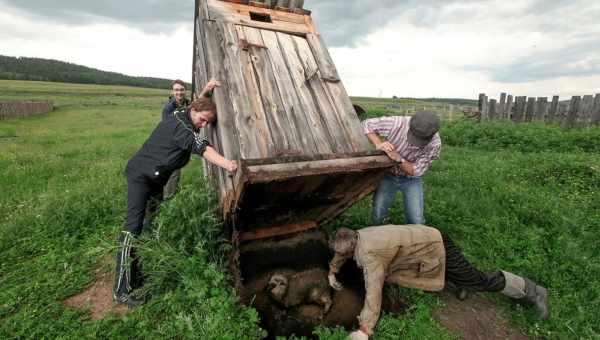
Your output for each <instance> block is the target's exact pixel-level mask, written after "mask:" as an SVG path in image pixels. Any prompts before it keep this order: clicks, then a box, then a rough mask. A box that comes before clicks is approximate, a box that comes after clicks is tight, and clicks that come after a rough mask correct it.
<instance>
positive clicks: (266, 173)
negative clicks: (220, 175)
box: [246, 156, 395, 183]
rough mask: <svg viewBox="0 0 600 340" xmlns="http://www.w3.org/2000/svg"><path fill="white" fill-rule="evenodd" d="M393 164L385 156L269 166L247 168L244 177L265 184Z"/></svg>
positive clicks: (382, 167) (386, 166)
mask: <svg viewBox="0 0 600 340" xmlns="http://www.w3.org/2000/svg"><path fill="white" fill-rule="evenodd" d="M394 164H395V162H394V161H392V160H391V159H389V157H387V156H369V157H362V158H358V159H357V158H346V159H333V160H323V161H309V162H297V163H285V164H269V165H257V166H248V167H247V169H248V172H247V173H246V176H247V178H248V181H249V183H267V182H273V181H281V180H287V179H290V178H296V177H305V176H314V175H322V174H335V173H349V172H360V171H364V170H368V169H384V168H390V167H392V166H393V165H394Z"/></svg>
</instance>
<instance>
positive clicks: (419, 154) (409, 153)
mask: <svg viewBox="0 0 600 340" xmlns="http://www.w3.org/2000/svg"><path fill="white" fill-rule="evenodd" d="M409 122H410V117H402V116H389V117H380V118H371V119H367V120H365V121H364V122H363V123H362V125H363V132H364V133H365V135H366V134H369V133H376V134H378V135H380V136H384V137H386V138H387V140H388V142H390V143H392V145H394V147H395V148H396V151H397V152H398V153H399V154H400V156H401V157H402V158H403V159H405V160H407V161H409V162H411V163H413V164H414V167H415V175H414V177H421V176H423V174H424V173H425V172H426V171H427V169H429V166H430V165H431V162H433V161H434V160H436V159H438V158H439V157H440V151H441V149H442V140H441V139H440V134H439V133H436V134H435V135H434V136H433V138H432V139H431V141H430V142H429V144H427V145H425V146H423V147H418V146H414V145H412V144H409V143H408V137H407V134H408V128H409ZM391 171H392V173H394V174H395V175H403V176H406V174H405V173H404V172H403V171H402V170H401V169H400V166H399V165H397V166H395V167H394V168H392V170H391Z"/></svg>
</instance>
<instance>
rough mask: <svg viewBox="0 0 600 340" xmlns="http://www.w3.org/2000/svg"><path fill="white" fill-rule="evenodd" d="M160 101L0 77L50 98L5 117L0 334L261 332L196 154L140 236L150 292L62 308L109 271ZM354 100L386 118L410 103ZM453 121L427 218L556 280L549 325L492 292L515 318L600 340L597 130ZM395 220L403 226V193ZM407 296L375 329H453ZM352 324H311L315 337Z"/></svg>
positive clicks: (356, 218)
mask: <svg viewBox="0 0 600 340" xmlns="http://www.w3.org/2000/svg"><path fill="white" fill-rule="evenodd" d="M167 96H168V91H166V90H155V89H143V88H133V87H119V86H95V85H74V84H61V83H43V82H24V81H0V100H35V99H43V100H52V101H54V103H55V105H56V110H55V111H54V112H52V113H50V114H47V115H41V116H37V117H29V118H25V119H18V120H5V121H0V188H1V190H0V258H1V261H0V338H1V339H54V338H101V339H107V338H111V339H137V338H139V339H164V338H197V339H257V338H261V337H263V336H265V335H266V331H265V330H263V329H261V328H260V326H259V318H258V313H257V312H256V311H255V310H254V309H253V308H251V307H246V306H241V305H240V304H239V303H238V301H237V298H236V296H235V292H234V289H233V288H232V284H231V277H230V275H229V273H228V271H227V269H226V268H227V253H228V251H229V249H230V247H229V245H228V244H227V242H226V241H224V240H223V239H222V235H221V233H220V229H221V226H220V224H219V220H218V218H217V216H216V215H215V214H214V211H215V207H216V201H215V195H214V193H213V192H212V190H211V188H209V187H208V185H207V183H206V182H205V181H204V179H203V176H202V170H201V162H200V160H198V159H194V160H193V161H192V162H190V164H189V165H188V166H187V167H186V168H185V169H184V171H183V175H182V178H183V183H182V190H181V191H180V192H179V193H178V195H177V196H176V197H175V198H174V199H172V200H170V201H167V202H164V204H163V205H162V206H161V210H160V213H159V215H158V217H157V220H156V222H155V225H154V228H153V230H151V231H148V232H146V233H145V235H144V236H143V237H142V239H141V240H140V241H139V242H138V247H139V249H140V252H141V255H142V258H143V261H144V263H143V265H144V270H145V272H146V273H147V274H148V276H149V279H148V282H147V284H146V286H145V288H144V289H145V291H146V293H147V294H148V296H149V297H150V299H149V301H148V303H146V304H145V305H143V306H142V307H140V308H138V309H136V310H134V311H132V312H131V313H128V314H126V315H124V316H119V315H109V316H108V317H106V318H104V319H103V320H100V321H92V320H91V318H90V314H89V313H88V311H86V310H76V309H71V308H68V307H66V306H65V305H64V304H63V303H62V302H63V301H64V300H66V299H67V298H69V297H70V296H73V295H75V294H78V293H81V292H82V291H84V290H85V288H86V287H87V286H88V285H89V284H90V283H92V282H93V281H94V279H95V271H96V270H97V269H98V268H100V269H105V270H112V265H113V264H112V261H111V259H112V258H111V257H112V256H113V254H114V252H115V246H116V244H115V240H116V235H117V233H118V232H119V230H120V227H121V224H122V222H123V219H124V216H125V209H126V202H125V193H126V182H125V177H124V176H123V170H124V167H125V164H126V162H127V160H128V159H129V157H130V156H131V155H132V154H133V153H134V152H135V151H136V150H137V149H138V148H139V147H140V146H141V144H142V143H143V142H144V141H145V139H146V137H147V136H148V135H149V133H150V132H151V131H152V129H153V128H154V126H155V125H156V124H157V122H158V121H159V119H160V113H161V110H162V105H163V103H164V102H165V101H166V98H167ZM358 101H359V102H361V103H362V104H363V105H364V106H365V108H366V109H367V114H368V116H377V115H382V114H385V113H386V112H387V110H388V107H389V105H398V103H400V104H402V102H403V101H404V100H402V99H400V100H396V101H394V102H393V104H387V102H386V101H384V100H377V99H372V98H371V99H365V98H362V99H360V100H358ZM407 101H408V100H407ZM405 104H406V105H417V106H420V105H428V103H427V102H419V103H417V104H415V100H410V102H407V103H405ZM435 104H436V105H440V104H439V102H436V103H435ZM396 107H398V106H396ZM393 108H394V107H390V111H393ZM449 110H450V109H449ZM453 117H454V119H453V120H452V121H451V122H446V123H445V124H444V127H443V129H442V132H441V134H442V139H443V141H444V148H443V150H442V156H441V158H440V159H439V160H438V161H436V162H435V163H434V165H433V166H432V168H431V170H430V171H429V172H428V173H427V175H426V177H425V189H426V204H425V209H426V212H425V215H426V219H427V224H429V225H432V226H435V227H437V228H439V229H442V230H444V231H446V232H447V233H449V234H450V235H451V236H452V237H453V238H454V240H455V242H456V243H457V244H458V245H460V246H461V248H462V249H463V250H464V252H465V254H466V255H467V257H468V258H469V259H471V260H472V262H473V263H475V264H477V265H478V266H479V267H481V268H482V269H484V270H495V269H498V268H502V269H504V270H507V271H511V272H515V273H518V274H521V275H524V276H527V277H530V278H531V279H533V280H535V281H538V282H540V283H542V284H544V285H545V286H547V287H549V288H550V292H551V296H550V303H551V317H550V319H549V320H548V321H539V320H537V319H536V317H535V313H534V311H533V310H532V309H531V308H529V307H527V306H523V305H520V304H514V303H511V302H510V301H508V300H507V299H505V298H503V297H501V296H498V295H493V294H489V295H488V297H489V298H490V299H492V300H494V301H495V302H496V303H497V305H498V309H499V310H500V313H501V314H502V315H504V316H505V317H506V318H507V319H509V320H510V322H511V324H512V325H513V326H515V327H517V328H519V329H521V330H523V331H524V332H525V333H526V334H528V335H530V336H532V337H534V338H548V339H580V338H583V339H594V338H600V316H599V313H598V312H599V311H600V279H599V278H600V251H599V249H600V129H598V128H596V129H587V130H562V129H560V128H559V127H555V126H544V125H539V124H522V125H514V124H512V123H509V122H494V123H481V124H478V123H475V122H470V121H465V120H462V119H460V118H459V117H457V115H456V114H453ZM370 205H371V202H370V198H368V199H365V200H363V201H361V202H360V203H358V204H356V205H355V206H354V207H352V208H351V209H349V210H348V211H347V212H346V213H344V214H343V215H342V216H340V217H339V218H337V219H336V221H334V222H333V223H331V225H328V226H325V228H326V229H327V230H333V229H334V228H335V227H339V226H349V227H352V228H360V227H364V226H368V225H369V224H370V216H371V214H370ZM391 220H392V222H394V223H397V224H402V223H403V220H404V217H403V208H402V202H401V200H398V201H397V202H396V204H395V205H394V207H393V209H392V214H391ZM399 293H400V294H402V295H403V297H404V299H405V300H407V301H408V302H409V304H410V305H411V307H410V308H409V310H408V311H407V313H406V314H404V315H402V316H391V315H384V316H383V318H382V319H381V321H380V323H379V325H378V328H377V329H376V337H375V338H376V339H390V340H391V339H400V338H405V339H452V338H455V337H456V335H455V334H452V333H450V332H449V331H447V330H445V329H444V328H443V327H442V326H441V325H440V324H438V323H437V321H435V319H434V318H433V317H432V312H433V311H434V310H435V309H436V308H439V307H440V305H441V304H442V302H441V300H440V299H439V297H438V295H436V294H427V293H421V292H417V291H411V290H404V289H402V290H400V291H399ZM466 303H468V302H466ZM346 334H347V333H346V332H345V331H344V330H341V329H326V328H320V329H317V330H316V331H315V335H316V336H318V337H320V338H322V339H344V338H345V335H346Z"/></svg>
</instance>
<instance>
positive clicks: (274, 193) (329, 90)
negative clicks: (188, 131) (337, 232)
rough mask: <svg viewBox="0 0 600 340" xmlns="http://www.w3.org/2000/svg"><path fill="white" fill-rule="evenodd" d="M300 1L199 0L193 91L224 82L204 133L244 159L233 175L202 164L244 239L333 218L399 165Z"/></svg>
mask: <svg viewBox="0 0 600 340" xmlns="http://www.w3.org/2000/svg"><path fill="white" fill-rule="evenodd" d="M290 3H295V5H290ZM301 3H302V1H294V0H292V1H278V2H277V4H275V2H274V1H256V2H253V1H251V2H250V3H248V2H247V1H244V0H235V1H233V0H231V1H222V0H196V6H195V9H196V13H195V31H194V33H195V34H194V35H195V37H194V67H193V70H194V72H193V89H194V93H195V95H197V93H198V92H199V91H201V89H202V88H203V86H204V84H205V83H206V82H207V81H208V80H209V79H211V78H215V79H217V80H219V81H220V82H221V87H220V88H218V89H217V90H216V91H215V93H214V96H213V100H214V102H215V103H216V106H217V110H218V119H217V122H216V124H212V125H211V126H209V127H208V128H206V129H205V134H206V135H207V137H208V139H209V140H210V141H211V142H212V143H213V145H214V146H215V147H216V148H217V149H218V150H219V151H220V152H221V153H222V154H223V155H224V156H225V157H227V158H229V159H235V160H238V161H239V164H240V168H239V170H238V171H237V173H236V174H235V175H233V176H230V175H228V174H227V172H225V171H222V170H221V169H218V168H216V167H214V166H209V165H205V170H206V171H205V173H206V175H207V176H208V177H209V178H210V180H211V181H212V183H213V184H214V186H215V188H216V189H217V192H218V195H219V204H220V210H221V213H222V216H223V218H224V220H225V221H226V223H227V224H228V225H230V226H233V227H234V228H235V229H236V230H238V231H240V234H239V235H240V240H241V241H248V240H255V239H261V238H265V237H272V236H278V235H285V234H290V233H295V232H300V231H304V230H308V229H311V228H315V227H317V226H319V225H321V224H323V223H325V222H327V221H330V220H331V219H333V218H334V217H336V216H337V215H339V214H340V213H342V212H343V211H344V210H345V209H347V208H348V207H350V206H351V205H352V204H353V203H355V202H356V201H357V200H359V199H361V198H362V197H364V196H365V195H368V194H369V193H371V192H372V191H373V190H374V187H375V184H376V183H377V181H378V180H379V178H380V176H381V175H382V174H383V172H384V171H385V170H386V169H387V168H389V167H391V166H392V164H393V163H392V161H391V160H390V159H389V158H388V157H387V156H385V155H384V154H382V153H380V152H377V151H373V150H372V148H371V147H370V144H369V142H368V140H367V138H366V137H365V136H364V134H363V132H362V129H361V125H360V121H359V119H358V117H357V115H356V112H355V111H354V108H353V106H352V103H351V101H350V98H349V97H348V94H347V93H346V90H345V89H344V86H343V84H342V82H341V80H340V77H339V75H338V72H337V70H336V68H335V65H334V64H333V61H332V59H331V57H330V55H329V53H328V51H327V48H326V47H325V44H324V43H323V39H322V37H321V35H320V34H319V33H318V31H317V29H316V27H315V25H314V23H313V20H312V18H311V15H310V12H309V11H307V10H305V9H302V8H301ZM277 5H281V6H277ZM285 6H288V7H285ZM289 6H291V8H290V7H289ZM294 7H295V8H294Z"/></svg>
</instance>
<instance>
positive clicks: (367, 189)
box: [319, 172, 385, 225]
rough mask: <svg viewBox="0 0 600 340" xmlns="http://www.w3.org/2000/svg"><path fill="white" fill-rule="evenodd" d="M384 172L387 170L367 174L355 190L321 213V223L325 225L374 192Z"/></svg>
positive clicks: (348, 192)
mask: <svg viewBox="0 0 600 340" xmlns="http://www.w3.org/2000/svg"><path fill="white" fill-rule="evenodd" d="M384 174H385V172H380V173H379V174H377V175H369V176H365V179H364V181H363V182H362V183H360V184H357V186H356V187H355V188H353V190H349V191H347V193H346V197H345V198H344V199H343V200H342V202H340V203H338V204H335V205H332V206H330V207H329V208H327V209H325V211H323V212H322V213H321V214H320V215H319V220H320V224H321V225H325V224H327V223H329V222H331V221H332V220H333V219H334V218H336V217H337V216H339V215H340V214H341V213H342V212H344V211H345V210H346V209H348V208H350V207H351V206H352V205H353V204H354V203H356V202H358V201H360V200H361V199H363V198H365V197H366V196H367V195H370V194H372V193H373V192H374V191H375V188H376V187H377V185H378V184H379V182H380V181H381V178H383V175H384Z"/></svg>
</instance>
